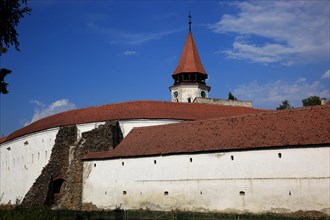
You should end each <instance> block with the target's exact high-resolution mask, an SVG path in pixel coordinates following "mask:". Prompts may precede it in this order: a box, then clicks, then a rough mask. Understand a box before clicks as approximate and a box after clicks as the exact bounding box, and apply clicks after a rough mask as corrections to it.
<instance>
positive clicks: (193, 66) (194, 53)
mask: <svg viewBox="0 0 330 220" xmlns="http://www.w3.org/2000/svg"><path fill="white" fill-rule="evenodd" d="M180 73H200V74H205V75H206V77H207V73H206V71H205V69H204V67H203V65H202V61H201V59H200V57H199V54H198V50H197V47H196V44H195V41H194V38H193V36H192V33H191V31H190V30H189V32H188V36H187V38H186V42H185V44H184V47H183V50H182V54H181V57H180V60H179V63H178V66H177V67H176V69H175V71H174V72H173V74H172V76H174V75H177V74H180Z"/></svg>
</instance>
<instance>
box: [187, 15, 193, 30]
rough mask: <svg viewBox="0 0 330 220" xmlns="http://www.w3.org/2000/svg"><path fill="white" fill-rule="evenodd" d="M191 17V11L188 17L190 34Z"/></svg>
mask: <svg viewBox="0 0 330 220" xmlns="http://www.w3.org/2000/svg"><path fill="white" fill-rule="evenodd" d="M191 18H192V17H191V15H190V11H189V16H188V19H189V20H188V24H189V32H191Z"/></svg>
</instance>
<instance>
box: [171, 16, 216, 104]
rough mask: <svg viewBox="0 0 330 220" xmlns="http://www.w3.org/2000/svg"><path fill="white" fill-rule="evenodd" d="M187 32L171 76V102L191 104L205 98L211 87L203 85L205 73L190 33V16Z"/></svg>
mask: <svg viewBox="0 0 330 220" xmlns="http://www.w3.org/2000/svg"><path fill="white" fill-rule="evenodd" d="M188 19H189V20H188V24H189V31H188V36H187V38H186V42H185V44H184V47H183V50H182V54H181V57H180V60H179V63H178V66H177V67H176V69H175V70H174V72H173V74H172V78H173V79H174V84H173V86H171V87H170V90H171V101H172V102H193V101H194V99H195V98H196V97H203V98H207V97H208V93H209V91H210V90H211V87H210V86H208V85H207V84H206V83H205V80H206V79H207V73H206V71H205V69H204V67H203V65H202V61H201V59H200V58H199V54H198V51H197V47H196V45H195V41H194V38H193V36H192V33H191V23H192V22H191V15H190V12H189V16H188Z"/></svg>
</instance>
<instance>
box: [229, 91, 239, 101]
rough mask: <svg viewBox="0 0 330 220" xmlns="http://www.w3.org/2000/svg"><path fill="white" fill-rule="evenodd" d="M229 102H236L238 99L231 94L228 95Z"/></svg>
mask: <svg viewBox="0 0 330 220" xmlns="http://www.w3.org/2000/svg"><path fill="white" fill-rule="evenodd" d="M228 100H233V101H235V100H237V98H236V97H235V96H234V95H233V94H232V93H231V92H229V93H228Z"/></svg>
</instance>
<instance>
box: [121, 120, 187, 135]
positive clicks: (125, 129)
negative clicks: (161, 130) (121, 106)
mask: <svg viewBox="0 0 330 220" xmlns="http://www.w3.org/2000/svg"><path fill="white" fill-rule="evenodd" d="M180 121H182V120H175V119H131V120H122V121H119V126H120V129H121V132H122V134H123V137H126V135H128V133H129V132H130V131H131V130H132V129H133V128H137V127H147V126H155V125H165V124H171V123H177V122H180Z"/></svg>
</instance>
